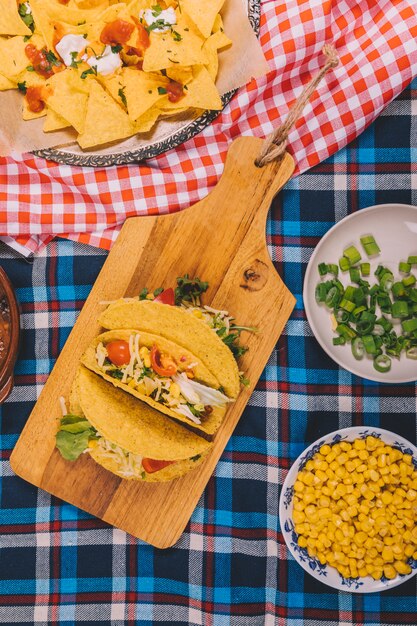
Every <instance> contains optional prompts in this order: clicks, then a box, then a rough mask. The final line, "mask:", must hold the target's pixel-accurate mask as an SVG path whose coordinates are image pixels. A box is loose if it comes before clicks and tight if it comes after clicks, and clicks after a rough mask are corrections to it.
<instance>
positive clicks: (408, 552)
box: [404, 545, 415, 558]
mask: <svg viewBox="0 0 417 626" xmlns="http://www.w3.org/2000/svg"><path fill="white" fill-rule="evenodd" d="M414 550H415V548H414V546H411V545H408V546H405V548H404V554H405V556H406V557H408V558H410V556H412V557H413V556H414Z"/></svg>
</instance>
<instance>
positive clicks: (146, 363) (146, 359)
mask: <svg viewBox="0 0 417 626" xmlns="http://www.w3.org/2000/svg"><path fill="white" fill-rule="evenodd" d="M143 364H144V366H145V367H151V358H150V357H149V356H145V357H144V358H143Z"/></svg>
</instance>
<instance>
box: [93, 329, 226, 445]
mask: <svg viewBox="0 0 417 626" xmlns="http://www.w3.org/2000/svg"><path fill="white" fill-rule="evenodd" d="M137 332H138V331H135V330H115V331H109V332H107V333H103V334H102V335H99V336H98V337H97V338H96V339H95V340H94V341H93V343H92V344H91V345H90V346H89V347H88V348H87V350H86V351H85V353H84V354H83V356H82V357H81V363H82V364H83V365H85V367H88V369H90V370H91V371H93V372H95V373H96V374H98V375H99V376H101V377H102V378H104V380H107V381H108V382H109V383H111V384H112V385H114V386H115V387H118V388H119V389H123V390H124V391H126V392H127V393H130V394H131V395H132V396H134V397H135V398H138V399H139V400H142V402H146V403H147V404H149V405H150V406H152V407H153V408H154V409H157V410H158V411H161V413H165V415H168V416H169V417H171V418H172V419H173V420H175V421H176V422H181V423H183V424H184V425H186V426H187V428H189V429H190V430H193V431H194V432H197V433H200V432H201V434H202V435H203V433H204V434H205V435H207V437H208V438H212V436H213V435H214V434H215V433H216V431H217V430H218V428H219V426H220V424H221V423H222V421H223V419H224V416H225V413H226V409H227V406H226V405H225V406H223V407H219V406H216V407H213V411H212V413H210V415H208V416H207V417H203V418H201V424H195V423H194V422H192V421H191V420H190V419H189V418H187V417H185V416H184V415H181V414H179V413H176V412H175V410H173V409H170V408H169V407H167V406H165V405H163V404H161V403H160V402H156V401H155V400H154V399H153V398H151V397H150V396H146V395H145V394H143V393H140V392H139V391H138V390H137V389H135V388H133V387H130V386H129V385H127V384H126V383H122V382H121V381H120V380H118V379H115V378H113V377H112V376H110V375H109V374H107V373H106V372H104V371H103V369H102V368H101V367H99V365H98V363H97V359H96V349H97V346H98V344H99V343H101V342H102V343H103V344H104V345H106V344H108V343H110V342H111V341H118V340H122V341H127V342H129V337H130V336H131V335H132V334H135V333H137ZM139 341H140V343H139V345H140V347H143V346H146V347H147V348H148V349H149V350H150V349H151V348H152V346H153V345H154V344H156V345H157V346H158V348H160V350H161V351H162V352H164V353H167V354H170V355H171V356H172V357H173V358H174V359H175V361H176V362H177V363H178V371H179V372H186V371H187V368H188V366H189V365H190V364H191V363H196V365H195V366H194V367H193V371H194V374H195V380H196V381H197V382H200V383H202V384H203V385H206V386H207V387H210V388H212V389H219V387H220V384H219V381H218V380H217V378H216V377H215V376H214V375H213V374H212V373H211V372H210V371H209V370H208V369H207V367H205V365H203V364H202V362H201V360H200V359H199V358H198V357H197V356H196V355H195V354H194V353H192V352H190V351H189V350H186V349H185V348H183V347H181V346H178V345H177V344H175V343H174V342H172V341H169V340H167V339H165V338H164V337H160V336H159V335H155V334H153V333H144V332H141V333H140V340H139ZM203 436H204V435H203Z"/></svg>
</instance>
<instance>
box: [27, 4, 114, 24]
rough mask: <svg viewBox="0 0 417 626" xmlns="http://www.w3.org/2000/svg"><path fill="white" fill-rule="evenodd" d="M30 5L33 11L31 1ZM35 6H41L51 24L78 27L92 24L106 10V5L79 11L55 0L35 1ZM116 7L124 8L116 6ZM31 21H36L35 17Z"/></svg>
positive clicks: (79, 9) (75, 7)
mask: <svg viewBox="0 0 417 626" xmlns="http://www.w3.org/2000/svg"><path fill="white" fill-rule="evenodd" d="M29 1H30V4H31V8H32V11H33V6H32V0H29ZM35 4H36V5H37V6H39V5H40V4H41V6H42V9H43V11H44V12H45V13H46V14H47V16H48V18H49V19H50V20H51V21H52V22H63V23H64V24H71V25H73V26H78V25H79V24H85V23H87V24H90V23H94V22H96V21H97V20H99V19H100V18H101V16H102V15H103V14H104V12H105V11H106V10H107V9H108V3H106V4H105V5H104V6H103V4H101V3H100V4H99V5H97V6H96V7H93V8H91V9H87V8H85V9H81V8H78V7H77V6H66V5H65V4H61V3H60V2H56V0H35ZM116 6H123V7H124V6H125V5H124V4H123V5H116ZM33 19H34V20H35V24H36V19H35V15H34V16H33Z"/></svg>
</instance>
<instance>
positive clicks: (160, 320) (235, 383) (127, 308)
mask: <svg viewBox="0 0 417 626" xmlns="http://www.w3.org/2000/svg"><path fill="white" fill-rule="evenodd" d="M99 322H100V324H101V325H102V326H103V327H104V328H107V329H109V330H116V329H121V328H125V329H126V328H135V329H137V330H139V331H145V332H148V333H154V334H155V335H159V336H161V337H165V338H166V339H169V340H170V341H173V342H175V343H176V344H177V345H179V346H182V347H184V348H186V349H187V350H189V351H190V352H192V353H193V354H195V355H196V356H197V357H198V358H199V359H200V360H201V362H202V363H203V364H204V365H205V366H206V367H207V369H208V370H209V371H210V372H212V373H213V374H214V375H215V376H216V378H217V380H218V381H219V383H220V385H221V386H222V387H223V389H224V392H225V393H226V394H227V395H228V396H229V397H230V398H236V397H237V396H238V394H239V388H240V382H239V370H238V367H237V363H236V361H235V358H234V356H233V354H232V351H231V350H230V349H229V348H228V347H227V346H226V345H225V344H224V343H223V341H222V340H221V339H220V337H218V335H217V334H216V333H215V332H214V331H213V330H212V329H211V328H210V327H209V326H207V324H206V323H205V322H203V321H202V320H200V319H198V318H197V317H195V316H194V315H190V313H187V312H186V311H185V310H184V309H182V308H181V307H178V306H170V305H168V304H162V303H160V302H152V301H150V300H135V301H133V302H132V301H128V302H125V301H123V300H120V301H117V302H115V303H113V304H111V305H110V306H109V307H108V308H107V309H106V310H105V311H103V313H102V314H101V315H100V317H99Z"/></svg>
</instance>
